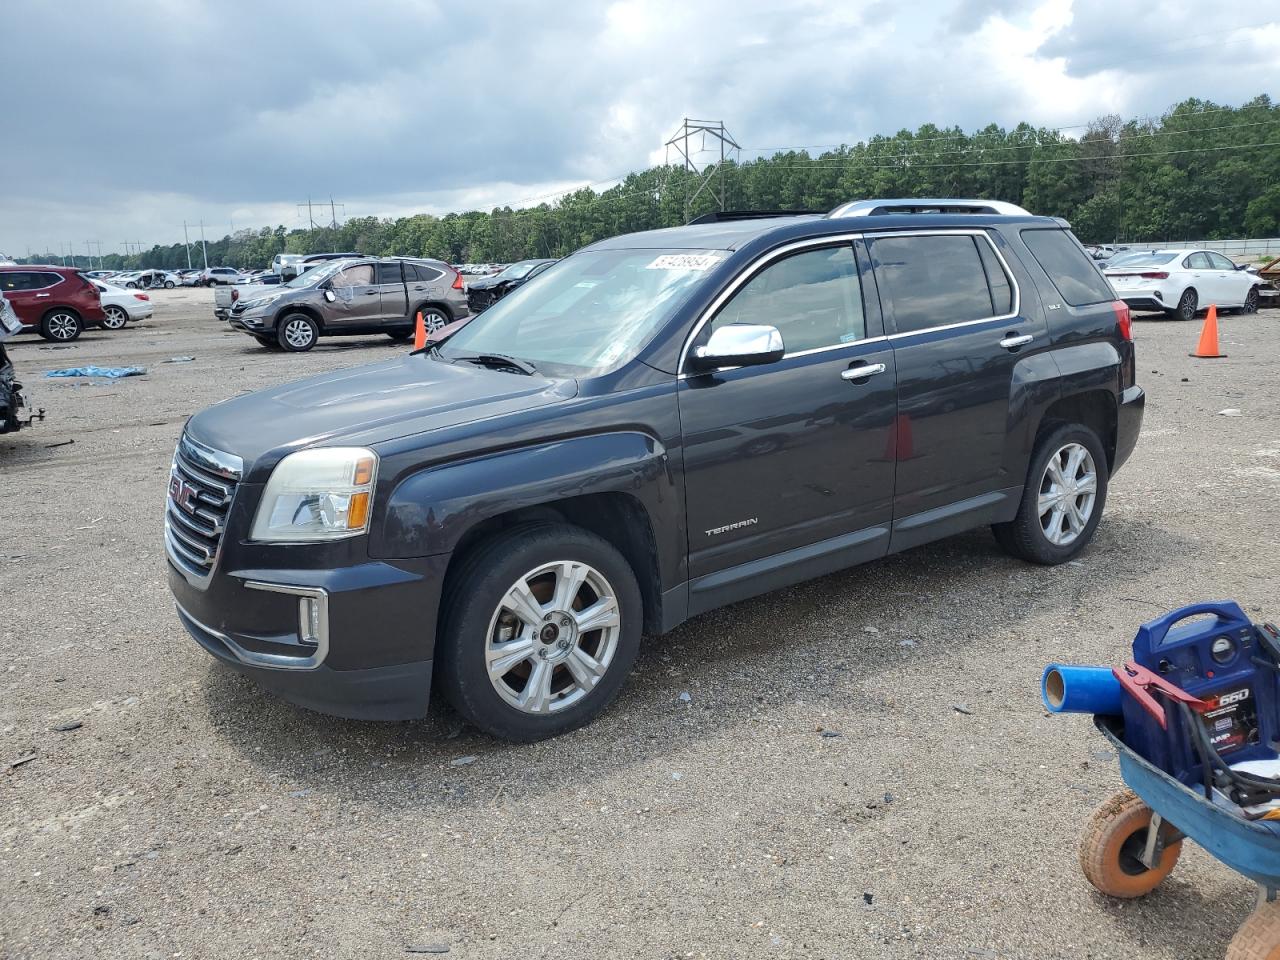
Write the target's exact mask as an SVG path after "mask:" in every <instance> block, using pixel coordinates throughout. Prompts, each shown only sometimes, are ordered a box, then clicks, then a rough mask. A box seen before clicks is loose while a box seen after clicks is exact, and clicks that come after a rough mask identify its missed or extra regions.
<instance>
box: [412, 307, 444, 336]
mask: <svg viewBox="0 0 1280 960" xmlns="http://www.w3.org/2000/svg"><path fill="white" fill-rule="evenodd" d="M414 322H415V323H416V322H417V319H416V318H415V320H414ZM448 325H449V317H448V315H447V314H446V313H445V312H444V311H443V310H441V309H440V308H439V307H423V308H422V329H424V330H426V331H427V334H428V335H430V334H433V333H435V332H436V331H438V330H443V329H444V328H445V327H447V326H448Z"/></svg>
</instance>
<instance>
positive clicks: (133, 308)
mask: <svg viewBox="0 0 1280 960" xmlns="http://www.w3.org/2000/svg"><path fill="white" fill-rule="evenodd" d="M93 285H94V286H95V287H97V288H98V295H99V296H100V297H101V298H102V312H103V313H105V314H106V315H107V319H106V320H104V321H103V323H102V325H103V326H104V327H106V328H107V329H108V330H123V329H124V325H125V324H126V323H129V322H130V321H131V320H132V321H138V320H145V319H147V317H149V316H151V315H152V314H153V313H155V312H156V307H155V304H154V303H152V302H151V297H149V296H148V295H147V294H145V293H138V292H137V291H136V290H126V289H124V288H123V287H117V286H115V285H114V284H111V283H103V282H102V281H101V280H95V281H93Z"/></svg>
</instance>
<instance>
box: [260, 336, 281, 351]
mask: <svg viewBox="0 0 1280 960" xmlns="http://www.w3.org/2000/svg"><path fill="white" fill-rule="evenodd" d="M253 339H255V340H257V341H258V346H260V347H266V348H267V349H268V350H279V349H280V344H279V343H277V342H276V341H275V340H273V339H272V338H271V337H259V336H258V335H257V334H255V335H254V337H253Z"/></svg>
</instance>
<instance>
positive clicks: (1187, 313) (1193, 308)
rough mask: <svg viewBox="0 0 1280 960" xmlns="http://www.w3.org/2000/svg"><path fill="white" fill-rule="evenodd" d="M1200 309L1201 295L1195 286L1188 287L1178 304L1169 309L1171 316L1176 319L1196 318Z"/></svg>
mask: <svg viewBox="0 0 1280 960" xmlns="http://www.w3.org/2000/svg"><path fill="white" fill-rule="evenodd" d="M1199 309H1200V297H1199V295H1198V294H1197V293H1196V290H1195V287H1187V289H1185V290H1183V291H1182V296H1181V297H1179V298H1178V305H1177V306H1176V307H1174V308H1173V309H1172V310H1170V311H1169V316H1170V317H1172V318H1173V319H1174V320H1194V319H1195V318H1196V312H1197V311H1198V310H1199Z"/></svg>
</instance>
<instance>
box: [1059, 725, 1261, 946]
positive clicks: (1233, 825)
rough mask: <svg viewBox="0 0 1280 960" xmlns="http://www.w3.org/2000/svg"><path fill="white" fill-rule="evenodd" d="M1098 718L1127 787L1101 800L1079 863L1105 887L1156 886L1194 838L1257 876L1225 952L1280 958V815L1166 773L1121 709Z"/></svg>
mask: <svg viewBox="0 0 1280 960" xmlns="http://www.w3.org/2000/svg"><path fill="white" fill-rule="evenodd" d="M1093 722H1094V724H1095V725H1096V726H1097V728H1098V729H1099V730H1101V731H1102V734H1103V736H1105V737H1106V738H1107V739H1108V740H1110V741H1111V745H1112V746H1113V747H1114V748H1115V750H1116V754H1117V755H1118V756H1119V758H1120V776H1121V777H1122V778H1123V780H1124V782H1125V784H1127V786H1128V789H1126V790H1121V791H1120V792H1119V793H1117V794H1115V795H1114V796H1112V797H1111V798H1110V799H1109V800H1107V801H1106V802H1105V803H1103V804H1102V806H1100V807H1099V808H1098V809H1097V810H1096V811H1095V812H1094V814H1093V816H1092V817H1091V818H1090V820H1089V825H1088V827H1087V828H1086V829H1085V832H1084V836H1083V837H1082V838H1081V841H1080V867H1081V869H1082V870H1083V871H1084V875H1085V877H1086V878H1087V879H1088V881H1089V882H1090V883H1091V884H1093V885H1094V887H1096V888H1097V889H1098V890H1099V891H1100V892H1102V893H1105V894H1106V895H1108V896H1111V897H1119V898H1123V899H1132V898H1135V897H1141V896H1145V895H1146V894H1148V893H1150V892H1151V891H1152V890H1154V889H1155V888H1156V887H1158V886H1159V885H1160V884H1161V883H1162V882H1163V881H1164V878H1165V877H1167V876H1168V875H1169V873H1170V872H1171V871H1172V870H1173V868H1174V865H1175V864H1176V863H1177V862H1178V856H1179V854H1180V853H1181V852H1182V841H1183V840H1184V839H1191V840H1194V841H1195V842H1196V843H1198V844H1199V845H1200V846H1201V847H1202V848H1204V849H1205V850H1206V851H1207V852H1209V853H1210V854H1212V855H1213V856H1214V857H1215V858H1217V859H1218V860H1220V861H1221V862H1222V863H1224V864H1226V865H1227V866H1228V867H1230V868H1231V869H1232V870H1235V871H1236V872H1237V873H1239V874H1242V875H1244V876H1246V877H1248V878H1249V879H1250V880H1252V881H1254V882H1255V883H1257V884H1258V904H1257V907H1256V908H1255V909H1254V911H1253V913H1252V914H1250V915H1249V917H1248V919H1247V920H1245V922H1244V923H1243V924H1242V925H1241V926H1240V929H1239V930H1238V931H1237V932H1236V935H1235V937H1233V938H1232V940H1231V945H1230V946H1229V947H1228V948H1227V956H1226V960H1280V901H1278V899H1277V894H1278V893H1280V821H1276V820H1245V819H1243V818H1242V817H1239V816H1237V815H1235V814H1233V813H1232V812H1230V811H1229V810H1228V809H1226V808H1225V807H1222V806H1219V805H1217V804H1215V803H1214V802H1213V801H1212V800H1210V799H1208V798H1207V797H1205V795H1204V792H1203V790H1196V789H1192V788H1191V787H1188V786H1186V785H1185V784H1183V783H1181V782H1180V781H1178V780H1177V779H1175V778H1174V777H1172V776H1170V775H1169V774H1166V773H1165V772H1164V771H1162V770H1160V769H1159V768H1158V767H1156V766H1154V765H1152V764H1151V763H1149V762H1148V761H1147V760H1145V759H1144V758H1143V757H1141V756H1139V755H1138V754H1137V753H1136V752H1134V750H1133V749H1132V748H1130V747H1129V746H1127V745H1126V744H1125V742H1124V737H1123V721H1122V720H1121V718H1120V717H1118V716H1104V715H1101V714H1099V715H1095V716H1094V719H1093Z"/></svg>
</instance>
